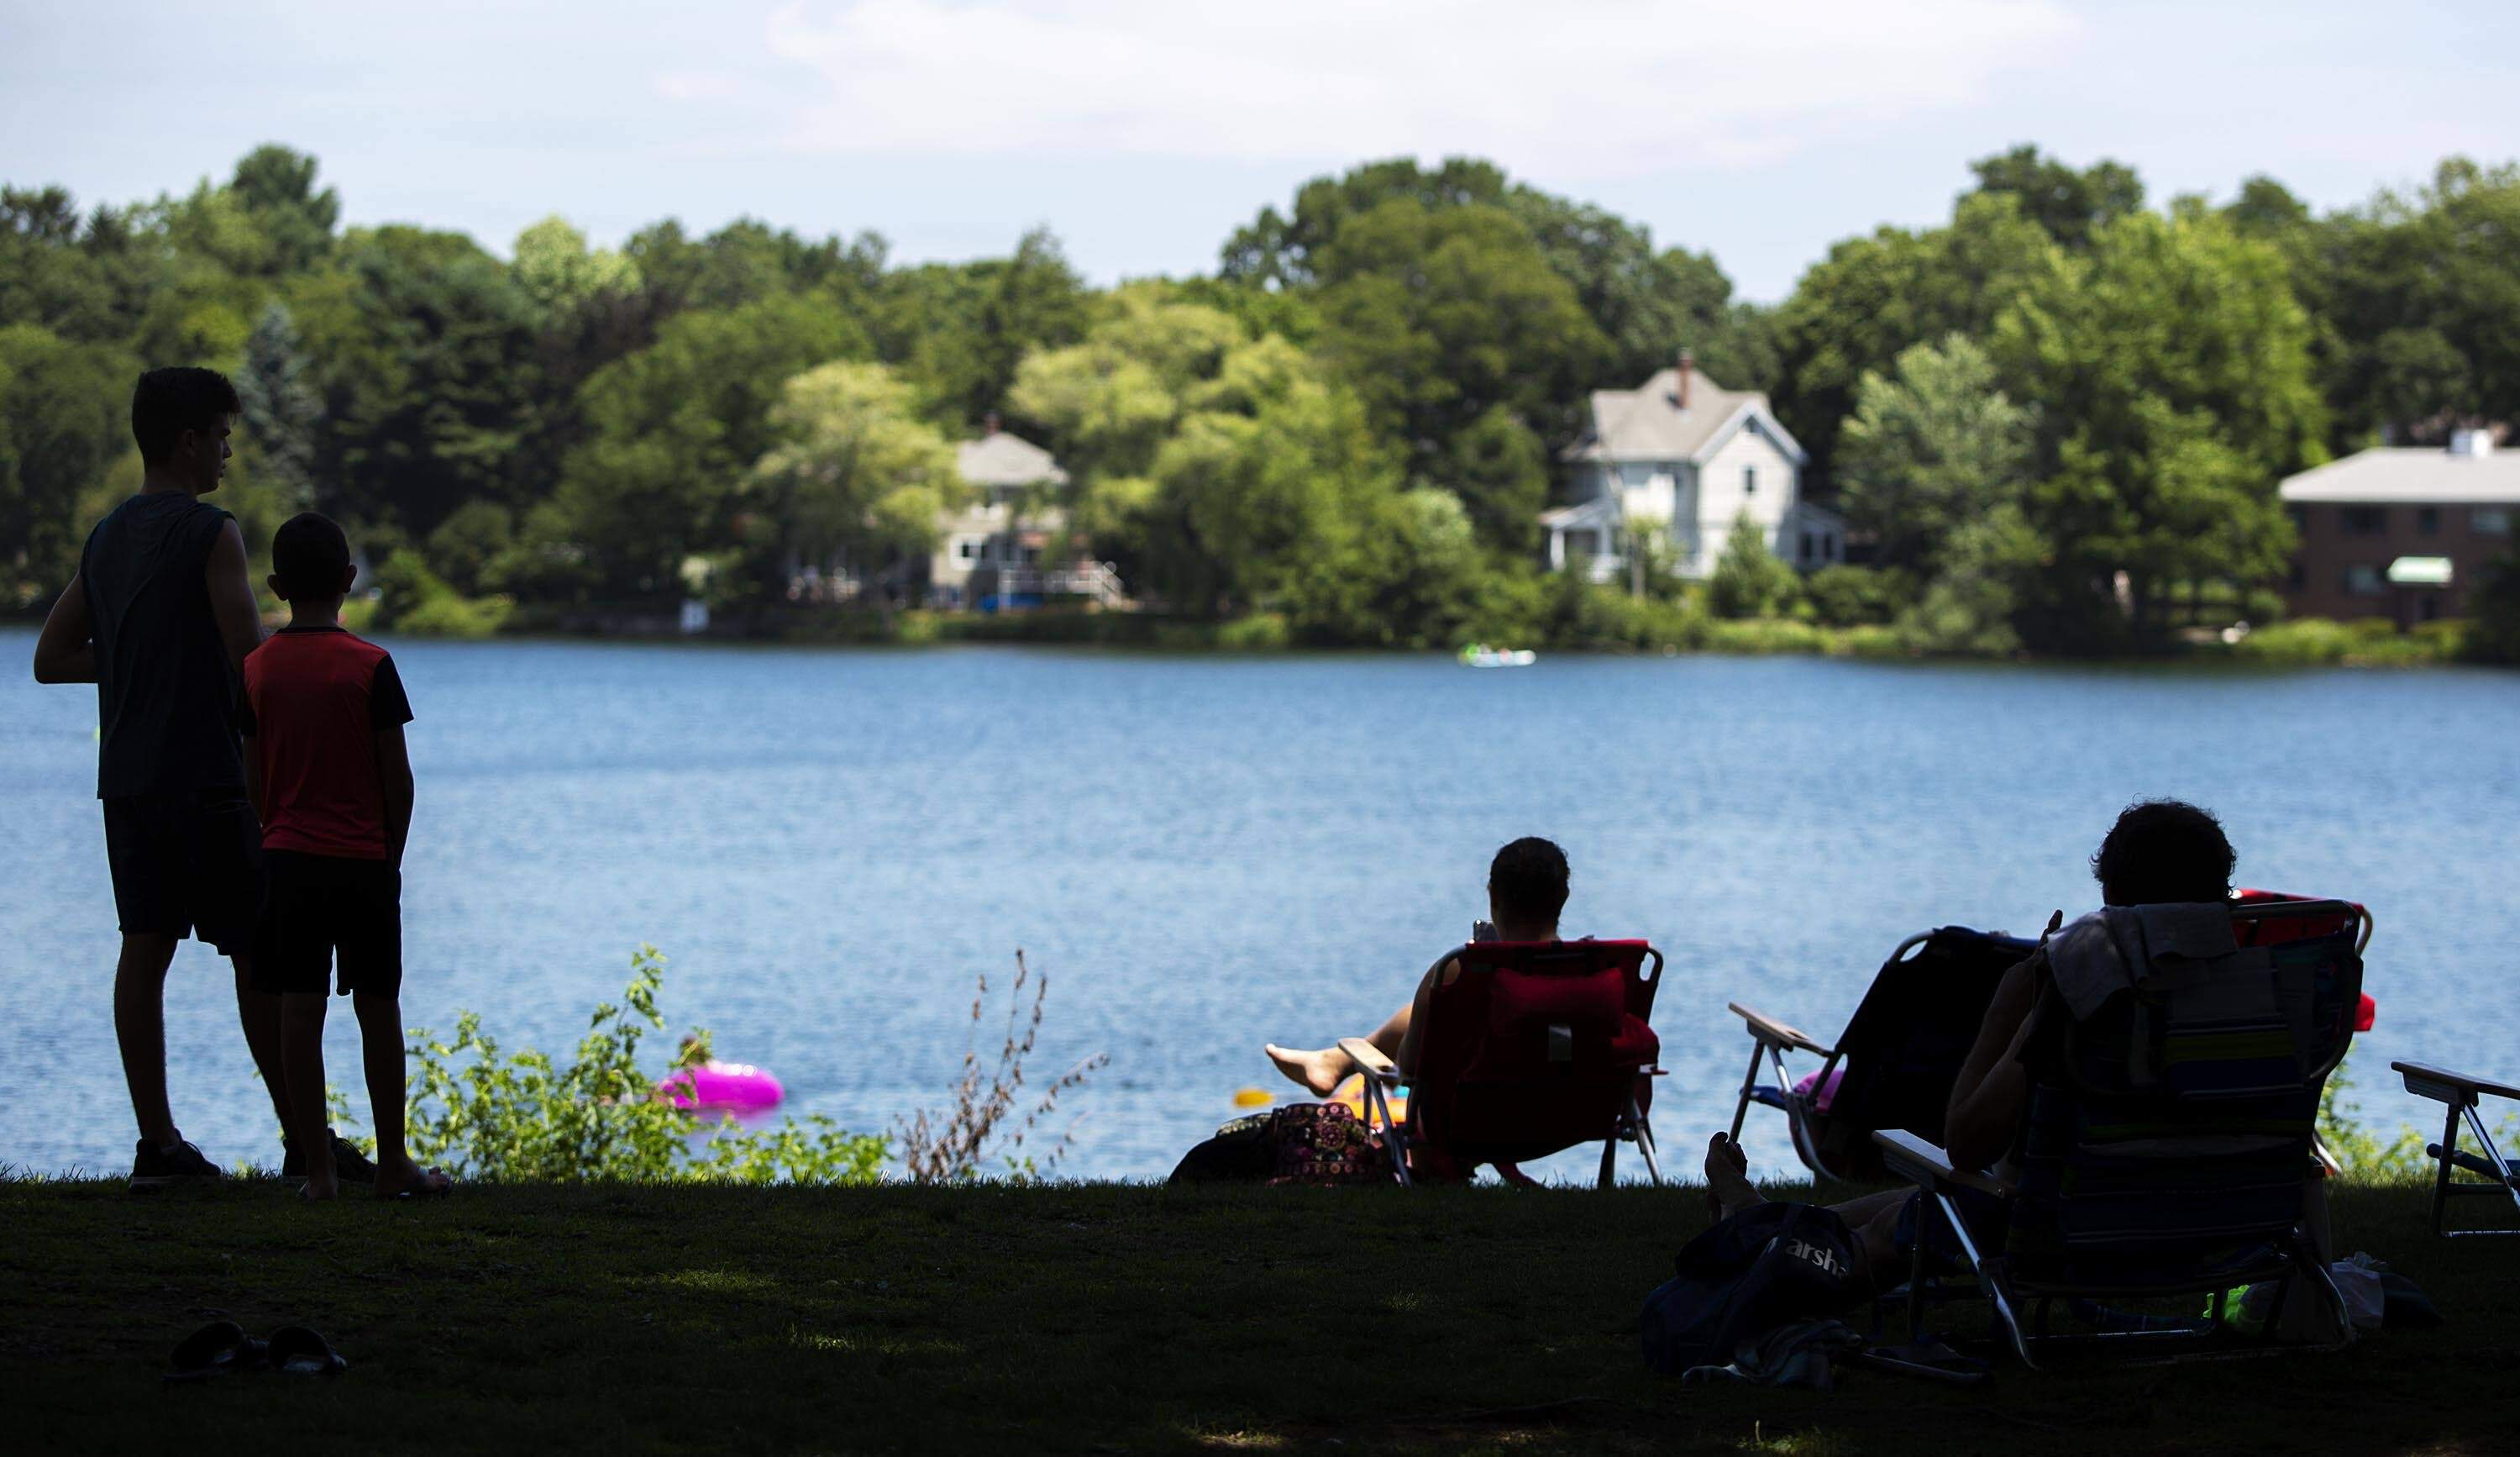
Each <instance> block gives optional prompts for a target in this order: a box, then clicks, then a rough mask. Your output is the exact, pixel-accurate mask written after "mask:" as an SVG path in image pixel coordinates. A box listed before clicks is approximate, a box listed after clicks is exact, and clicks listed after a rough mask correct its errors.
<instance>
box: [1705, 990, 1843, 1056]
mask: <svg viewBox="0 0 2520 1457" xmlns="http://www.w3.org/2000/svg"><path fill="white" fill-rule="evenodd" d="M1725 1005H1726V1006H1728V1007H1730V1008H1732V1009H1733V1014H1734V1015H1735V1016H1737V1017H1739V1018H1740V1019H1741V1020H1742V1021H1743V1022H1745V1023H1748V1024H1750V1035H1751V1036H1753V1037H1756V1038H1758V1039H1759V1040H1760V1041H1761V1042H1763V1043H1766V1044H1767V1045H1769V1046H1771V1047H1798V1048H1801V1049H1802V1050H1803V1051H1805V1052H1810V1053H1818V1054H1819V1055H1820V1056H1822V1057H1824V1058H1833V1057H1835V1056H1837V1049H1836V1048H1833V1047H1823V1046H1822V1045H1821V1044H1820V1043H1818V1042H1815V1041H1813V1040H1812V1039H1811V1038H1809V1037H1806V1036H1804V1035H1803V1034H1802V1032H1801V1031H1800V1030H1799V1029H1797V1028H1795V1027H1790V1026H1787V1025H1786V1024H1783V1023H1781V1022H1778V1021H1777V1020H1776V1019H1775V1018H1773V1017H1770V1016H1768V1015H1767V1014H1765V1013H1763V1012H1753V1011H1751V1010H1750V1009H1749V1008H1747V1007H1744V1006H1742V1005H1741V1004H1740V1003H1739V1002H1727V1003H1725Z"/></svg>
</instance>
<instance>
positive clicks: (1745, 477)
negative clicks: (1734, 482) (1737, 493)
mask: <svg viewBox="0 0 2520 1457" xmlns="http://www.w3.org/2000/svg"><path fill="white" fill-rule="evenodd" d="M1758 493H1759V468H1758V467H1757V466H1743V467H1742V468H1741V494H1743V495H1745V496H1755V495H1757V494H1758Z"/></svg>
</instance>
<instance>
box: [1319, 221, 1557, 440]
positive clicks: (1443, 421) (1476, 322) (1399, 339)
mask: <svg viewBox="0 0 2520 1457" xmlns="http://www.w3.org/2000/svg"><path fill="white" fill-rule="evenodd" d="M1317 266H1318V268H1319V271H1320V274H1321V277H1322V286H1321V290H1322V291H1321V305H1322V318H1323V330H1322V339H1321V342H1320V346H1319V347H1320V351H1321V353H1322V355H1323V356H1324V357H1325V358H1326V359H1328V361H1329V362H1330V364H1331V365H1332V367H1334V368H1336V369H1337V370H1338V371H1339V372H1340V373H1341V375H1343V376H1344V377H1345V378H1346V379H1347V381H1348V382H1349V384H1350V385H1351V386H1352V387H1355V389H1356V390H1357V392H1358V393H1359V394H1360V395H1361V396H1363V397H1364V399H1365V401H1366V404H1367V407H1368V408H1369V409H1370V410H1372V411H1373V417H1374V422H1375V427H1376V429H1377V430H1378V431H1380V432H1382V433H1385V434H1386V435H1389V436H1392V437H1395V438H1396V439H1397V440H1398V441H1399V442H1400V444H1401V446H1402V448H1403V449H1404V450H1405V451H1406V452H1407V455H1408V458H1409V461H1410V464H1411V468H1412V471H1413V474H1415V475H1417V476H1418V477H1419V478H1421V479H1424V480H1427V481H1429V482H1432V483H1436V484H1442V483H1444V482H1443V480H1442V478H1441V474H1440V473H1441V472H1442V470H1443V469H1444V467H1445V465H1446V463H1447V457H1448V454H1449V452H1450V450H1451V446H1452V441H1453V438H1454V437H1455V436H1456V435H1458V434H1460V433H1462V432H1463V431H1464V430H1466V429H1468V428H1469V427H1470V426H1471V425H1472V424H1473V423H1474V422H1476V421H1477V420H1478V419H1479V418H1480V417H1481V416H1482V415H1484V414H1486V413H1487V412H1488V411H1489V410H1490V409H1492V408H1495V407H1497V406H1500V405H1502V406H1504V407H1505V408H1507V409H1508V410H1510V411H1512V412H1513V413H1514V414H1515V415H1517V416H1519V417H1520V418H1521V419H1523V420H1525V421H1528V422H1531V423H1532V424H1533V425H1534V427H1535V428H1537V429H1538V430H1539V432H1540V433H1541V435H1542V437H1543V438H1544V439H1551V440H1563V439H1565V438H1568V437H1569V436H1570V435H1571V433H1572V430H1573V427H1574V424H1575V410H1576V403H1577V401H1579V400H1580V399H1581V398H1582V396H1583V391H1584V390H1585V389H1586V388H1587V387H1590V386H1591V385H1592V384H1593V383H1594V381H1595V380H1597V379H1598V376H1599V374H1600V369H1601V363H1602V359H1603V356H1604V354H1605V353H1606V351H1607V341H1605V340H1603V339H1602V337H1601V332H1600V330H1599V329H1598V328H1596V327H1595V326H1594V324H1593V321H1592V319H1591V318H1590V317H1588V316H1587V315H1586V314H1585V312H1584V309H1583V305H1582V304H1581V302H1579V301H1578V300H1577V298H1576V296H1575V291H1574V289H1573V288H1572V287H1571V286H1570V285H1568V284H1567V282H1566V280H1565V279H1563V278H1561V277H1559V276H1558V275H1557V274H1556V273H1555V272H1554V271H1553V270H1552V269H1551V268H1550V267H1549V264H1548V262H1547V260H1546V259H1544V258H1543V257H1542V256H1541V254H1540V250H1539V248H1538V246H1537V245H1535V244H1534V243H1533V242H1532V241H1531V236H1530V234H1529V233H1527V232H1526V231H1524V229H1523V227H1522V225H1521V223H1520V222H1518V221H1517V220H1516V219H1515V218H1514V216H1513V215H1512V214H1511V213H1510V212H1508V211H1506V210H1505V209H1504V208H1501V207H1490V206H1462V207H1448V208H1444V209H1442V210H1430V209H1428V208H1426V207H1425V206H1423V205H1420V204H1418V202H1416V201H1414V200H1411V199H1395V200H1393V201H1391V202H1387V203H1384V204H1382V205H1379V206H1376V207H1374V208H1373V209H1372V210H1370V211H1367V212H1364V213H1360V214H1358V215H1356V216H1354V217H1351V218H1349V219H1347V220H1346V221H1345V222H1344V223H1342V224H1341V226H1340V228H1339V231H1338V234H1337V236H1336V237H1335V238H1334V239H1333V240H1332V241H1331V243H1330V245H1329V247H1328V249H1326V250H1323V251H1322V252H1321V253H1320V254H1319V255H1318V258H1317Z"/></svg>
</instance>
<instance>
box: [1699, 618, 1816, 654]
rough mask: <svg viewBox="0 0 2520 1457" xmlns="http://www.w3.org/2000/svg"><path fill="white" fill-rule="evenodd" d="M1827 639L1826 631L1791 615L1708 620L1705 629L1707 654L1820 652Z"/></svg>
mask: <svg viewBox="0 0 2520 1457" xmlns="http://www.w3.org/2000/svg"><path fill="white" fill-rule="evenodd" d="M1830 641H1831V639H1830V637H1829V635H1828V634H1827V633H1826V632H1823V631H1822V630H1821V629H1820V628H1818V627H1814V626H1813V625H1812V624H1810V623H1809V622H1797V621H1795V620H1793V619H1792V618H1790V617H1753V618H1751V619H1749V620H1747V621H1723V620H1718V621H1715V622H1710V623H1708V624H1707V631H1706V650H1707V651H1708V652H1710V653H1819V652H1823V651H1825V650H1826V649H1827V647H1828V646H1829V643H1830Z"/></svg>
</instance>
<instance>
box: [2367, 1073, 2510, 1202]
mask: <svg viewBox="0 0 2520 1457" xmlns="http://www.w3.org/2000/svg"><path fill="white" fill-rule="evenodd" d="M2389 1067H2390V1068H2391V1069H2392V1070H2395V1071H2396V1072H2397V1073H2398V1075H2400V1076H2401V1077H2404V1078H2405V1079H2406V1080H2407V1091H2408V1092H2409V1093H2412V1094H2414V1095H2415V1096H2416V1097H2418V1098H2430V1099H2432V1100H2433V1101H2434V1102H2436V1103H2440V1104H2442V1105H2444V1110H2443V1111H2444V1115H2445V1116H2444V1117H2443V1119H2442V1136H2441V1142H2439V1143H2431V1144H2426V1145H2424V1153H2425V1154H2426V1155H2428V1156H2429V1157H2430V1158H2431V1159H2432V1161H2433V1164H2434V1177H2433V1233H2434V1234H2436V1235H2439V1236H2440V1237H2441V1238H2443V1239H2445V1240H2464V1239H2470V1238H2474V1237H2476V1236H2479V1235H2520V1224H2514V1225H2511V1226H2508V1227H2504V1226H2500V1225H2497V1226H2494V1227H2492V1228H2486V1229H2478V1228H2475V1227H2473V1226H2470V1227H2468V1228H2465V1229H2453V1228H2451V1227H2450V1202H2451V1201H2452V1200H2453V1199H2478V1198H2482V1199H2508V1200H2509V1201H2511V1207H2512V1208H2513V1209H2514V1210H2520V1160H2514V1159H2510V1158H2506V1157H2505V1156H2504V1155H2503V1152H2502V1150H2501V1149H2500V1148H2498V1147H2497V1146H2496V1145H2495V1142H2494V1134H2493V1133H2492V1132H2491V1131H2490V1130H2489V1129H2488V1128H2487V1127H2486V1126H2485V1118H2484V1116H2483V1114H2482V1113H2481V1112H2480V1110H2479V1108H2478V1106H2477V1105H2478V1104H2479V1102H2480V1101H2481V1100H2483V1099H2485V1098H2508V1099H2514V1100H2520V1087H2514V1086H2512V1085H2511V1084H2509V1083H2501V1082H2495V1081H2493V1080H2492V1079H2490V1078H2483V1077H2471V1076H2469V1075H2468V1074H2466V1073H2464V1072H2453V1071H2452V1070H2449V1069H2448V1068H2436V1067H2434V1066H2432V1065H2431V1064H2429V1063H2391V1064H2390V1065H2389ZM2462 1120H2464V1121H2465V1122H2466V1124H2467V1130H2468V1132H2470V1133H2471V1134H2474V1135H2475V1137H2476V1146H2477V1148H2478V1149H2480V1150H2482V1151H2483V1152H2481V1153H2475V1154H2471V1153H2469V1152H2467V1151H2466V1150H2464V1149H2462V1148H2460V1147H2459V1146H2458V1126H2459V1123H2460V1122H2461V1121H2462ZM2456 1170H2465V1171H2466V1172H2468V1173H2475V1174H2483V1175H2484V1176H2485V1177H2486V1179H2487V1180H2488V1181H2489V1182H2485V1183H2479V1182H2477V1181H2476V1180H2474V1179H2460V1178H2453V1176H2452V1175H2453V1172H2454V1171H2456Z"/></svg>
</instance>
